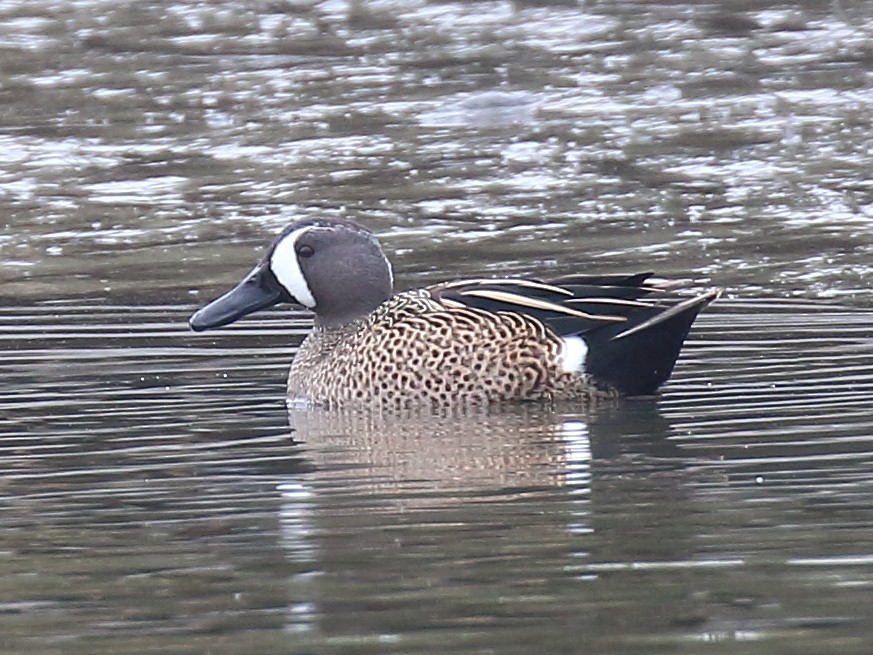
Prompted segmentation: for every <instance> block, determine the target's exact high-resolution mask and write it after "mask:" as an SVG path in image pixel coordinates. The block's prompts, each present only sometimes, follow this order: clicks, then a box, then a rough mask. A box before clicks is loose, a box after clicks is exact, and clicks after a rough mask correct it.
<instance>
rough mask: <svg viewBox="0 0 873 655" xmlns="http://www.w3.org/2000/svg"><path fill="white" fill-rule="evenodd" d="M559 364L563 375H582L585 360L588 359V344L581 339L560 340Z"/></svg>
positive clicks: (566, 338)
mask: <svg viewBox="0 0 873 655" xmlns="http://www.w3.org/2000/svg"><path fill="white" fill-rule="evenodd" d="M561 341H562V342H563V346H562V348H561V354H560V360H559V364H560V366H561V371H563V372H564V373H583V372H584V371H585V360H586V359H587V358H588V344H587V343H585V339H583V338H582V337H564V338H563V339H561Z"/></svg>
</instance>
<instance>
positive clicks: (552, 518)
mask: <svg viewBox="0 0 873 655" xmlns="http://www.w3.org/2000/svg"><path fill="white" fill-rule="evenodd" d="M871 11H873V5H871V4H870V3H868V2H858V3H845V2H844V3H840V4H833V3H823V2H814V1H808V2H802V3H791V4H778V3H771V2H721V3H712V2H684V3H646V2H609V3H600V2H592V3H587V4H585V5H577V4H575V3H572V2H528V1H522V0H519V1H517V2H513V3H510V2H467V3H440V2H434V1H425V0H420V1H413V2H402V3H401V2H395V1H385V2H352V3H350V4H347V3H343V2H332V1H328V2H284V1H280V2H250V3H242V2H213V3H183V2H164V3H162V2H154V3H149V2H135V3H123V2H117V1H113V2H99V1H97V0H93V1H83V2H76V3H61V2H48V1H34V2H27V3H19V2H0V203H2V213H0V384H2V387H0V389H2V391H0V493H2V503H0V651H2V652H10V653H79V652H81V653H94V652H112V653H128V652H129V653H143V652H179V653H204V652H209V653H274V652H275V653H294V654H300V655H303V654H311V653H340V652H342V653H404V654H407V653H429V652H432V653H477V654H478V653H491V652H500V653H532V652H548V653H577V652H592V653H628V654H630V653H634V654H636V653H641V652H644V653H689V654H691V653H694V654H696V653H700V652H703V651H706V652H708V653H730V654H737V653H743V655H746V654H756V653H761V654H765V653H766V654H768V655H772V654H774V653H776V654H782V653H785V654H787V653H806V652H808V653H816V654H817V655H819V654H826V653H839V654H841V655H844V654H847V653H859V654H861V653H864V654H866V653H869V652H870V643H871V640H873V628H871V625H873V621H871V620H873V609H871V608H873V546H871V544H873V539H871V534H873V401H871V400H870V396H871V392H873V313H871V312H870V310H869V308H870V307H871V305H873V302H871V300H873V294H871V292H870V290H869V280H870V273H871V271H870V261H871V256H873V231H871V229H870V228H871V225H870V222H871V215H873V204H871V203H873V191H871V185H870V180H869V162H870V156H869V155H870V146H871V136H870V135H871V134H873V130H871V123H873V113H871V111H870V107H871V103H873V90H871V89H873V87H871V64H873V58H871V52H873V50H871V43H873V41H871V32H870V27H869V24H870V21H869V16H870V15H871ZM324 214H327V215H332V216H335V215H344V216H350V217H352V218H356V219H358V220H361V221H363V222H365V223H366V224H367V225H369V226H371V227H373V228H374V229H375V230H376V231H377V232H378V233H379V234H380V236H381V237H382V239H383V241H384V243H385V245H386V249H387V250H388V252H389V254H390V256H391V258H392V260H393V261H394V262H395V271H396V274H397V278H398V281H399V283H400V285H401V286H403V287H408V286H414V285H419V284H423V283H426V282H430V281H435V280H442V279H450V278H454V277H460V276H464V275H470V274H482V273H485V274H489V273H500V274H525V273H532V272H540V273H542V272H545V274H561V273H567V272H571V271H575V270H579V269H583V268H584V269H585V270H598V271H605V272H610V271H628V270H647V269H652V270H656V271H658V272H659V273H661V274H664V275H674V276H680V277H688V278H693V279H694V280H695V282H696V283H697V284H698V286H701V287H708V286H718V287H722V288H725V289H726V294H725V299H723V300H721V301H720V302H718V303H716V304H715V305H714V306H713V307H712V308H711V309H710V310H708V311H707V312H706V313H705V314H704V315H703V316H702V317H701V318H700V320H699V322H698V324H697V326H696V329H695V331H694V332H693V334H692V337H691V339H690V341H689V343H688V346H687V349H686V351H685V352H684V354H683V356H682V358H681V360H680V363H679V366H678V367H677V370H676V374H675V376H674V378H673V380H672V381H671V382H670V384H668V385H667V386H666V387H665V389H664V391H663V393H662V394H661V395H660V396H659V397H658V398H655V399H645V400H633V401H628V402H625V403H623V404H621V405H618V406H616V407H610V408H605V409H602V410H598V411H596V412H582V411H580V410H579V409H578V408H575V407H572V406H571V407H557V408H552V409H547V408H541V407H539V408H538V407H522V408H518V409H516V410H513V411H505V412H501V413H486V414H484V415H473V416H435V417H428V418H427V419H425V420H423V419H421V418H420V417H411V416H400V417H393V418H390V419H380V420H375V419H373V418H372V417H366V416H325V415H322V414H319V413H317V412H302V411H295V412H293V413H292V414H291V415H290V416H289V415H288V414H287V412H286V409H285V405H284V400H283V392H284V389H283V385H284V375H285V371H286V370H287V366H288V361H289V360H290V358H291V357H292V356H293V352H294V348H295V347H296V345H297V344H298V343H299V342H300V340H301V339H302V338H303V336H304V335H305V333H306V330H307V329H308V324H309V323H308V318H307V317H306V316H305V315H304V314H298V313H292V314H289V313H288V312H286V311H281V312H278V311H277V312H272V313H266V314H264V315H262V316H261V317H257V318H254V319H251V320H247V321H244V322H241V323H240V324H239V325H237V326H234V327H231V328H229V329H227V330H224V331H221V332H215V333H206V334H198V335H194V334H192V333H190V332H189V331H188V330H187V326H186V324H185V322H186V319H187V316H188V315H189V314H190V312H191V311H192V310H193V309H194V308H195V307H196V306H197V305H198V304H200V303H202V302H204V301H205V300H207V299H209V298H210V297H212V295H213V294H214V293H217V292H218V291H219V290H221V289H223V288H224V287H226V286H227V285H228V284H230V283H232V282H234V281H235V280H236V279H238V278H239V277H240V275H241V274H243V273H244V272H245V271H247V270H248V269H249V268H250V266H251V265H252V263H253V261H254V259H255V258H256V257H257V256H258V253H259V250H260V248H261V247H262V244H263V243H264V242H265V241H266V240H268V239H269V238H270V237H271V235H272V234H274V233H275V232H276V231H277V230H278V229H279V228H281V226H282V225H283V224H284V223H285V222H286V221H287V220H289V219H290V218H292V217H295V216H300V215H324Z"/></svg>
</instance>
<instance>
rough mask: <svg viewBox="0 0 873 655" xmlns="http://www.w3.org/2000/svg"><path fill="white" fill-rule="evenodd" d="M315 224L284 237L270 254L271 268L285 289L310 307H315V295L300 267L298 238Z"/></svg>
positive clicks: (298, 300)
mask: <svg viewBox="0 0 873 655" xmlns="http://www.w3.org/2000/svg"><path fill="white" fill-rule="evenodd" d="M313 227H314V226H312V225H308V226H306V227H302V228H300V229H299V230H294V231H293V232H290V233H289V234H286V235H285V236H284V237H282V240H281V241H279V243H277V244H276V247H275V248H273V252H272V254H271V255H270V270H272V271H273V275H275V276H276V280H278V281H279V284H281V285H282V286H283V287H285V290H286V291H287V292H288V293H290V294H291V295H292V296H293V297H294V298H295V299H296V300H297V302H299V303H300V304H301V305H303V306H304V307H307V308H309V309H315V297H314V296H313V295H312V291H311V290H310V289H309V284H308V283H307V282H306V278H305V277H304V276H303V271H302V270H301V269H300V262H299V261H298V259H297V251H296V246H297V240H298V239H299V238H300V237H301V236H302V235H303V234H305V233H306V232H308V231H309V230H311V229H313Z"/></svg>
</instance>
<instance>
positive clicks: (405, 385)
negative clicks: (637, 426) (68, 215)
mask: <svg viewBox="0 0 873 655" xmlns="http://www.w3.org/2000/svg"><path fill="white" fill-rule="evenodd" d="M653 275H654V274H653V273H651V272H645V273H633V274H622V273H618V274H616V273H611V274H605V275H597V274H594V275H589V274H581V273H576V274H569V275H564V276H561V277H556V278H552V279H528V278H514V277H506V278H475V279H461V280H455V281H450V282H445V283H440V284H434V285H431V286H426V287H423V288H417V289H412V290H407V291H400V292H396V291H395V289H394V275H393V271H392V267H391V263H390V262H389V260H388V258H387V257H386V256H385V253H384V252H383V250H382V247H381V245H380V243H379V240H378V239H377V237H376V236H375V235H374V233H373V232H371V231H370V230H369V229H367V228H366V227H364V226H363V225H361V224H359V223H357V222H355V221H352V220H349V219H344V218H305V219H299V220H296V221H294V222H292V223H291V224H289V225H288V226H287V227H285V229H284V230H282V231H281V233H280V234H279V235H278V237H276V239H275V240H274V241H273V242H272V244H271V245H270V246H269V248H268V249H267V251H266V254H265V255H264V256H263V258H262V259H261V260H260V261H259V262H258V263H257V264H256V265H255V267H254V268H253V269H252V270H251V271H250V272H249V273H248V274H247V275H246V276H245V277H244V278H243V279H242V281H241V282H240V283H239V284H238V285H237V286H235V287H234V288H233V289H231V290H230V291H228V292H227V293H225V294H224V295H222V296H220V297H218V298H216V299H215V300H213V301H212V302H210V303H208V304H207V305H205V306H204V307H202V308H201V309H199V310H198V311H196V312H195V313H194V314H193V315H192V316H191V318H190V320H189V325H190V327H191V328H192V329H193V330H194V331H197V332H200V331H203V330H208V329H213V328H218V327H222V326H225V325H228V324H230V323H232V322H234V321H236V320H238V319H240V318H242V317H243V316H246V315H248V314H251V313H253V312H257V311H258V310H262V309H265V308H267V307H272V306H274V305H277V304H280V303H290V304H292V305H298V306H302V307H303V308H305V309H308V310H310V311H311V312H313V313H314V314H315V319H314V325H313V328H312V331H311V332H310V333H309V334H308V336H307V337H306V338H305V339H304V341H303V343H302V344H301V345H300V347H299V349H298V351H297V353H296V355H295V357H294V359H293V361H292V363H291V367H290V370H289V373H288V383H287V393H288V400H289V401H291V400H293V401H296V402H302V403H305V404H308V405H313V406H320V407H327V408H337V407H378V408H400V407H413V406H429V407H452V406H457V405H465V406H492V405H496V404H501V403H514V402H524V401H541V402H556V401H565V400H566V401H576V402H579V403H581V404H584V405H591V404H595V403H597V402H598V401H600V400H604V399H609V398H618V397H623V396H647V395H652V394H655V393H656V392H657V390H658V389H659V387H661V385H663V384H664V383H665V382H666V381H667V380H668V379H669V377H670V375H671V374H672V372H673V368H674V366H675V364H676V360H677V359H678V357H679V353H680V350H681V349H682V346H683V344H684V342H685V339H686V337H687V336H688V333H689V331H690V329H691V326H692V323H693V322H694V320H695V319H696V317H697V315H698V313H699V312H700V311H701V310H702V309H703V308H704V307H706V306H707V305H708V304H709V303H710V302H712V301H713V300H715V298H716V297H718V295H719V292H718V291H705V292H703V293H696V295H693V296H691V297H685V298H682V297H679V298H676V297H675V294H670V296H669V297H666V295H665V294H664V292H665V291H668V290H672V289H673V288H674V287H675V285H674V284H673V283H671V282H668V281H663V280H659V279H655V278H654V277H653Z"/></svg>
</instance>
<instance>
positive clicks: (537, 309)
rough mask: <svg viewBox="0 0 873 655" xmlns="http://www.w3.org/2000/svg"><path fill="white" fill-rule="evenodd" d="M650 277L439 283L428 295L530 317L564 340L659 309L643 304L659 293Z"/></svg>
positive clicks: (627, 276)
mask: <svg viewBox="0 0 873 655" xmlns="http://www.w3.org/2000/svg"><path fill="white" fill-rule="evenodd" d="M651 275H652V274H651V273H638V274H634V275H600V276H583V275H574V276H566V277H562V278H557V279H554V280H547V281H542V280H526V279H515V278H507V279H488V278H483V279H474V280H459V281H457V282H449V283H446V284H440V285H437V286H433V287H429V288H428V291H429V292H430V293H431V295H432V296H433V297H434V298H436V299H438V300H440V301H442V302H447V303H457V304H460V305H462V306H464V307H472V308H475V309H481V310H483V311H487V312H515V313H519V314H526V315H528V316H531V317H533V318H535V319H537V320H539V321H541V322H543V323H544V324H546V325H548V326H549V327H550V328H551V329H552V330H554V331H555V332H556V333H557V334H559V335H562V336H564V335H577V334H582V333H585V332H588V331H589V330H593V329H597V328H598V327H603V326H604V325H614V324H617V323H625V322H627V319H628V317H630V316H631V315H633V314H635V313H637V312H640V311H642V310H645V309H647V308H652V307H654V304H653V303H651V302H648V301H644V300H641V298H644V297H645V296H647V295H649V294H650V293H652V292H653V291H657V290H658V289H659V287H657V286H654V285H651V284H649V283H647V280H648V278H650V277H651Z"/></svg>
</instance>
